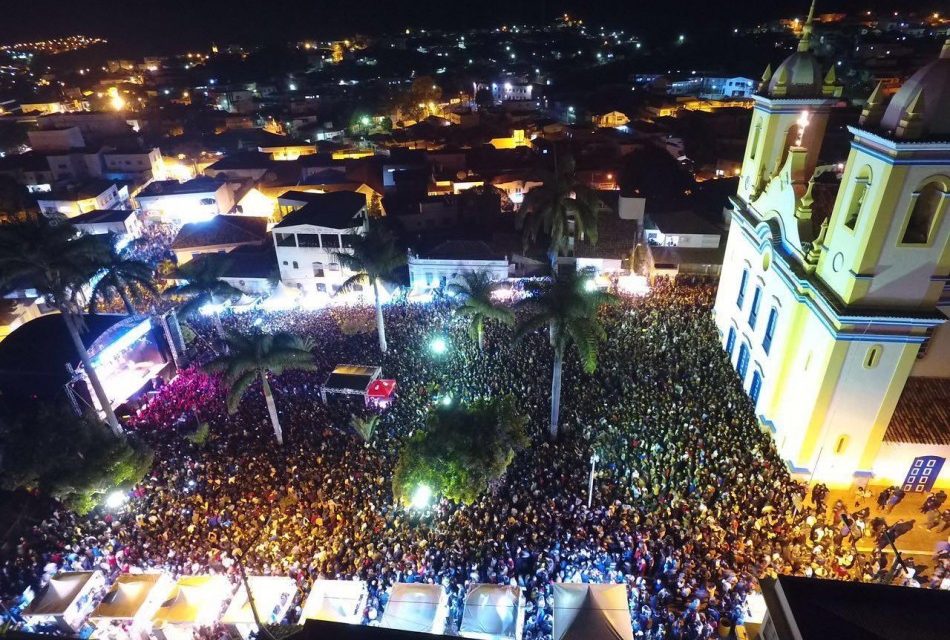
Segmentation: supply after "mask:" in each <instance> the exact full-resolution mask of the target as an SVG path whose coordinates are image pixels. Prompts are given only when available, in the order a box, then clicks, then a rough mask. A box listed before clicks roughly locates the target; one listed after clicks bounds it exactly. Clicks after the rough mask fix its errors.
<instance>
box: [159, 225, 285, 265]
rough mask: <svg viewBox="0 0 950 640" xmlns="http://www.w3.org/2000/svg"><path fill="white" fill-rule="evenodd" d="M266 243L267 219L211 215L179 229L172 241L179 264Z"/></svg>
mask: <svg viewBox="0 0 950 640" xmlns="http://www.w3.org/2000/svg"><path fill="white" fill-rule="evenodd" d="M266 240H267V218H255V217H252V216H214V217H213V218H211V219H210V220H204V221H201V222H189V223H188V224H186V225H184V226H182V228H181V229H180V230H179V231H178V235H177V236H175V240H174V242H172V251H173V252H174V253H175V259H176V261H177V262H178V264H179V265H182V264H185V263H186V262H189V261H191V260H193V259H194V258H195V257H196V256H199V255H203V254H209V253H230V252H231V251H234V250H235V249H237V248H238V247H247V246H252V247H261V246H263V245H264V243H265V242H266Z"/></svg>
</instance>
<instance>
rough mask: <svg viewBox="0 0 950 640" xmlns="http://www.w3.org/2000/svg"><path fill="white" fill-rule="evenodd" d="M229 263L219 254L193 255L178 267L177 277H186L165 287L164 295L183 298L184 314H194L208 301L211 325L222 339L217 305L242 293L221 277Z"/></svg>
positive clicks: (182, 310) (222, 334)
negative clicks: (174, 284) (212, 321)
mask: <svg viewBox="0 0 950 640" xmlns="http://www.w3.org/2000/svg"><path fill="white" fill-rule="evenodd" d="M228 266H229V261H228V260H227V259H226V258H225V259H222V258H221V257H219V256H214V255H209V256H200V257H197V258H194V259H192V260H191V262H186V263H185V264H183V265H182V266H181V267H179V269H178V278H180V279H183V280H185V283H184V284H180V285H178V286H176V287H171V288H169V289H168V290H167V291H165V295H166V296H167V297H169V298H184V299H185V302H184V304H182V305H181V309H180V310H181V315H183V316H191V315H194V314H195V312H197V311H198V310H199V309H201V308H202V307H203V306H205V305H209V306H210V307H211V309H212V313H211V317H212V318H213V319H214V328H215V330H216V331H217V332H218V337H219V338H221V339H222V340H223V339H224V338H225V335H224V327H223V326H222V324H221V312H220V311H219V310H218V307H217V305H218V304H219V303H220V302H224V301H225V300H231V299H233V298H238V297H240V295H241V291H240V290H239V289H237V288H236V287H234V286H232V285H230V284H229V283H227V282H225V281H224V280H222V279H221V278H222V277H223V276H224V274H225V273H226V272H227V270H228Z"/></svg>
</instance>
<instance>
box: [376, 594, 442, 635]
mask: <svg viewBox="0 0 950 640" xmlns="http://www.w3.org/2000/svg"><path fill="white" fill-rule="evenodd" d="M447 605H448V596H447V595H446V593H445V589H443V588H442V587H441V586H440V585H437V584H408V583H405V582H398V583H396V584H394V585H393V589H392V593H391V594H390V596H389V602H387V603H386V610H385V611H383V618H382V620H381V621H380V626H382V627H386V628H387V629H401V630H403V631H416V632H422V633H442V631H443V630H444V628H445V616H446V614H447V609H448V606H447Z"/></svg>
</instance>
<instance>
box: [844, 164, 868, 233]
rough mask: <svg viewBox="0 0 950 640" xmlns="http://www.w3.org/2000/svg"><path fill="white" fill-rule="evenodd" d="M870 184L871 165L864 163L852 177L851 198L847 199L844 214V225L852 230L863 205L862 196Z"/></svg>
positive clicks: (863, 196)
mask: <svg viewBox="0 0 950 640" xmlns="http://www.w3.org/2000/svg"><path fill="white" fill-rule="evenodd" d="M870 186H871V167H869V166H867V165H865V166H864V167H862V169H861V171H859V172H858V175H857V176H856V177H855V179H854V189H853V190H852V191H851V199H850V200H849V201H848V208H847V210H846V211H845V216H844V226H846V227H847V228H849V229H851V230H852V231H854V227H855V226H856V225H857V224H858V215H859V214H860V213H861V207H862V206H863V205H864V198H865V196H867V194H868V189H869V188H870Z"/></svg>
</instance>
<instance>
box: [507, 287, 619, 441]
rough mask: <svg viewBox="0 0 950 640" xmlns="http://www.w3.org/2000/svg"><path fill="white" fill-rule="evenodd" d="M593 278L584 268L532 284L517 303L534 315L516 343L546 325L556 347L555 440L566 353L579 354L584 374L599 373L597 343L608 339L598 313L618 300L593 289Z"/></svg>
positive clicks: (520, 330) (553, 384)
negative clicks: (596, 371)
mask: <svg viewBox="0 0 950 640" xmlns="http://www.w3.org/2000/svg"><path fill="white" fill-rule="evenodd" d="M592 276H593V272H592V270H590V269H584V270H582V271H572V272H570V273H567V274H564V275H561V276H559V277H558V278H555V279H552V280H551V281H550V282H529V283H527V284H526V285H525V290H526V291H527V292H529V293H530V294H532V295H531V297H529V298H525V299H524V300H522V301H520V302H519V303H518V307H519V308H522V307H528V308H530V309H532V311H533V312H532V313H531V314H530V315H528V317H526V318H525V319H524V320H523V321H522V322H521V324H520V325H519V326H518V329H517V331H516V332H515V340H516V341H520V340H522V339H523V338H524V337H525V336H526V335H528V334H529V333H532V332H534V331H536V330H537V329H540V328H542V327H544V326H545V325H547V327H548V332H549V336H550V340H551V346H552V347H553V348H554V371H553V373H552V376H551V424H550V436H551V439H552V440H555V439H557V436H558V417H559V415H560V411H561V368H562V366H563V365H564V354H565V353H566V352H567V348H568V347H569V346H570V345H571V344H573V345H574V347H575V348H576V349H577V352H578V355H580V360H581V364H582V365H583V367H584V371H586V372H587V373H593V372H594V370H596V368H597V348H598V343H599V342H600V341H601V340H603V339H605V338H606V337H607V336H606V332H605V331H604V327H603V325H602V324H601V323H600V320H599V319H598V318H597V310H598V308H599V307H600V305H602V304H612V303H613V302H615V301H616V297H615V296H613V295H612V294H609V293H606V292H603V291H600V290H597V289H593V290H591V287H590V283H591V278H592Z"/></svg>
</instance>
